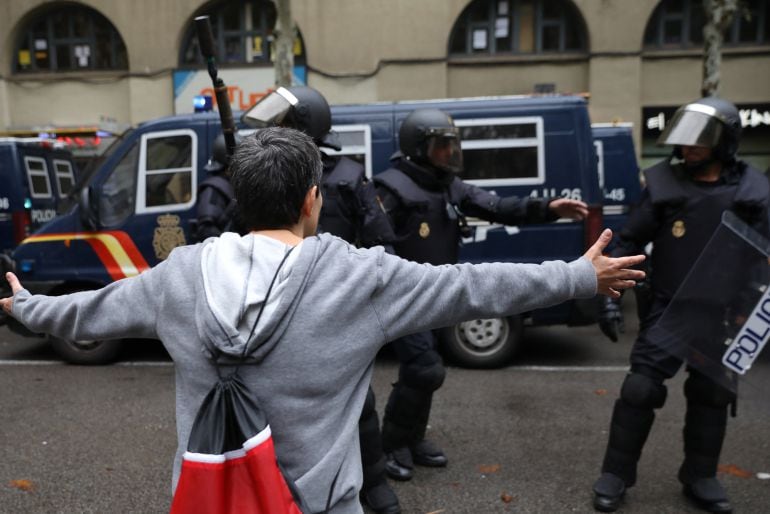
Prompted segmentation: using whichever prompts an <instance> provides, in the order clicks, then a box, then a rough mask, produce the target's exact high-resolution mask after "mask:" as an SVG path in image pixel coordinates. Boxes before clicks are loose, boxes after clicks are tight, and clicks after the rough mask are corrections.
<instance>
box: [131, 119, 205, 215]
mask: <svg viewBox="0 0 770 514" xmlns="http://www.w3.org/2000/svg"><path fill="white" fill-rule="evenodd" d="M196 154H197V149H196V138H195V133H194V132H193V131H191V130H174V131H168V132H158V133H154V134H148V135H145V136H143V138H142V155H143V159H142V162H141V164H140V174H139V191H138V200H139V201H138V202H137V212H138V213H146V212H159V211H174V210H184V209H187V208H189V207H190V206H192V204H193V203H195V197H194V187H193V184H194V182H195V176H194V175H195V173H194V172H195V167H194V165H193V162H194V159H193V155H196Z"/></svg>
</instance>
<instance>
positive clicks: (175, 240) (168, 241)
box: [152, 214, 187, 260]
mask: <svg viewBox="0 0 770 514" xmlns="http://www.w3.org/2000/svg"><path fill="white" fill-rule="evenodd" d="M185 244H187V241H185V238H184V230H182V227H180V226H179V216H175V215H173V214H164V215H162V216H158V226H157V227H155V232H154V233H153V236H152V247H153V248H154V249H155V256H156V257H157V258H158V259H160V260H165V259H166V258H167V257H168V255H169V254H170V253H171V250H173V249H174V248H176V247H177V246H182V245H185Z"/></svg>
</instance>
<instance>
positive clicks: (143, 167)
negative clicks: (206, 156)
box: [134, 129, 198, 214]
mask: <svg viewBox="0 0 770 514" xmlns="http://www.w3.org/2000/svg"><path fill="white" fill-rule="evenodd" d="M174 136H190V138H191V139H192V140H191V149H190V152H191V155H190V167H189V168H187V167H183V168H163V169H159V170H156V169H153V170H148V169H147V144H148V142H149V141H150V140H152V139H162V138H167V137H174ZM139 145H140V146H139V167H138V169H137V173H138V176H137V177H136V207H135V208H134V212H135V213H136V214H157V213H159V212H177V211H184V210H187V209H190V208H191V207H193V206H194V205H195V202H196V201H197V196H198V134H197V133H196V132H195V131H194V130H192V129H175V130H162V131H157V132H149V133H146V134H142V136H141V139H140V142H139ZM180 172H189V173H190V180H191V182H190V185H191V194H190V200H188V201H187V202H184V203H169V204H164V205H153V206H148V205H147V189H146V188H147V176H148V175H163V174H169V173H180Z"/></svg>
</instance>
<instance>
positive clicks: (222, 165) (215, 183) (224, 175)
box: [192, 134, 241, 241]
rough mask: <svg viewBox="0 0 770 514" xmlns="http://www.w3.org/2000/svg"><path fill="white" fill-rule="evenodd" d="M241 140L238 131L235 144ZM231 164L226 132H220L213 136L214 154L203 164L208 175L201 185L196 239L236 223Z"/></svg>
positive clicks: (199, 239) (213, 233) (209, 235)
mask: <svg viewBox="0 0 770 514" xmlns="http://www.w3.org/2000/svg"><path fill="white" fill-rule="evenodd" d="M240 140H241V139H240V136H238V135H236V136H235V143H236V145H237V144H238V143H239V142H240ZM229 168H230V156H229V155H227V146H226V144H225V136H224V134H220V135H218V136H217V137H216V138H215V139H214V143H213V145H212V151H211V158H210V159H209V162H208V163H206V165H205V166H204V167H203V169H204V170H205V171H206V172H207V173H208V174H209V176H208V177H206V179H205V180H204V181H203V182H201V183H200V185H199V186H198V201H197V204H196V218H195V221H194V226H193V230H192V231H193V237H194V239H195V240H196V241H203V240H204V239H206V238H209V237H218V236H219V235H221V234H222V232H224V231H225V230H226V229H228V228H232V227H233V226H234V225H233V217H234V216H235V211H236V208H235V193H234V191H233V186H232V185H231V184H230V169H229Z"/></svg>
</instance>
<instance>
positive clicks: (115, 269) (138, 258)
mask: <svg viewBox="0 0 770 514" xmlns="http://www.w3.org/2000/svg"><path fill="white" fill-rule="evenodd" d="M54 241H63V242H64V244H65V245H68V246H69V244H70V241H85V242H86V243H88V244H89V245H91V248H93V250H94V252H95V253H96V255H97V256H98V257H99V260H101V261H102V264H104V267H105V269H106V270H107V273H109V275H110V277H112V280H120V279H121V278H127V277H133V276H136V275H138V274H139V273H141V272H143V271H147V270H148V269H150V266H149V265H148V264H147V261H145V260H144V257H142V254H141V252H140V251H139V249H138V248H137V247H136V245H135V244H134V241H133V240H132V239H131V237H130V236H129V235H128V234H126V233H125V232H122V231H119V230H113V231H106V232H70V233H63V234H40V235H34V236H30V237H28V238H26V239H25V240H24V241H22V244H27V243H51V242H54Z"/></svg>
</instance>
